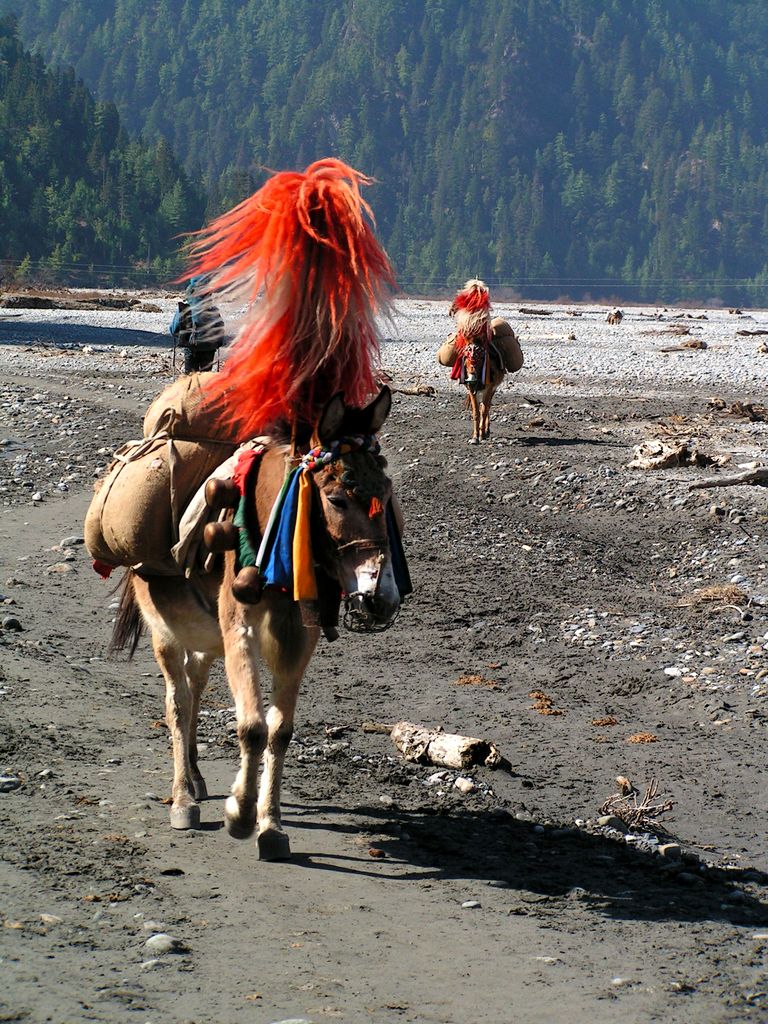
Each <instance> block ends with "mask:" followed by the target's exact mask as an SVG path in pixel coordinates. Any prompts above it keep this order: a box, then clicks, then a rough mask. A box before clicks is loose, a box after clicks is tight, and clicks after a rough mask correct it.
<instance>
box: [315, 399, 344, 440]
mask: <svg viewBox="0 0 768 1024" xmlns="http://www.w3.org/2000/svg"><path fill="white" fill-rule="evenodd" d="M345 412H346V406H345V405H344V396H343V395H342V393H341V391H339V392H338V394H335V395H334V396H333V398H332V399H331V400H330V402H328V404H327V405H326V407H325V408H324V409H323V411H322V413H321V414H320V419H319V421H318V424H317V437H318V440H319V441H320V443H321V444H328V443H329V442H331V441H334V440H336V438H337V437H338V436H339V431H340V429H341V424H342V422H343V421H344V413H345Z"/></svg>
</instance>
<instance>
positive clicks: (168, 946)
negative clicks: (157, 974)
mask: <svg viewBox="0 0 768 1024" xmlns="http://www.w3.org/2000/svg"><path fill="white" fill-rule="evenodd" d="M144 946H145V948H146V949H148V950H149V951H150V953H157V954H159V955H160V956H162V954H163V953H179V952H182V951H183V949H184V944H183V943H182V942H180V941H179V939H175V938H174V937H173V935H168V933H167V932H158V933H157V934H156V935H150V937H149V938H148V939H147V941H146V942H145V943H144Z"/></svg>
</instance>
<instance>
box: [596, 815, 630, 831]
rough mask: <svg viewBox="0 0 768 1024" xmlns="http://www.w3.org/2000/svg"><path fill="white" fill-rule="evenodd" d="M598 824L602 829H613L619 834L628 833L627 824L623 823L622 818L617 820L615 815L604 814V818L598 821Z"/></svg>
mask: <svg viewBox="0 0 768 1024" xmlns="http://www.w3.org/2000/svg"><path fill="white" fill-rule="evenodd" d="M597 824H598V825H600V827H601V828H612V829H615V830H616V831H617V832H628V831H629V829H628V828H627V825H626V822H623V821H622V820H621V818H617V817H616V815H615V814H604V815H602V817H600V818H598V819H597Z"/></svg>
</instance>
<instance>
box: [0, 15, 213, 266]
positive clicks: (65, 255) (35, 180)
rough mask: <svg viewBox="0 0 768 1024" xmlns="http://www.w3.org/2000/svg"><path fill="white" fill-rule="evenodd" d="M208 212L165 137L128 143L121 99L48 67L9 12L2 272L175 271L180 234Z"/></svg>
mask: <svg viewBox="0 0 768 1024" xmlns="http://www.w3.org/2000/svg"><path fill="white" fill-rule="evenodd" d="M203 212H204V198H203V194H202V193H201V191H200V190H199V189H197V190H196V189H195V188H193V187H192V186H191V185H190V182H189V179H188V176H187V174H186V173H185V172H184V170H183V169H182V168H181V167H180V165H179V163H178V162H177V161H176V159H175V158H174V157H173V155H172V153H171V151H170V147H169V145H168V143H167V142H165V141H164V140H162V139H157V140H156V141H155V142H153V143H152V145H151V146H147V145H143V144H142V143H141V142H139V141H136V140H135V139H130V138H129V137H128V136H127V135H126V133H125V132H124V131H123V129H122V128H121V126H120V118H119V116H118V113H117V110H116V108H115V105H114V104H113V103H111V102H108V101H107V102H99V103H97V102H96V101H95V100H94V98H93V96H92V95H91V94H90V92H89V91H88V90H87V89H86V87H85V86H84V85H83V83H82V82H81V81H78V80H77V79H76V77H75V74H74V72H73V71H72V70H71V69H70V70H57V71H49V70H47V69H46V68H45V66H44V64H43V62H42V60H41V59H40V58H39V57H32V56H31V55H30V54H29V52H27V51H25V50H24V48H23V46H22V44H21V43H20V42H19V40H18V39H17V38H16V36H15V34H14V26H13V23H12V19H10V18H0V239H1V241H0V259H1V260H2V261H3V263H4V264H5V271H6V273H8V272H9V271H10V269H11V268H13V270H14V272H15V274H16V276H17V278H19V279H20V280H22V281H23V280H24V279H25V278H27V277H30V278H31V277H34V278H35V279H36V280H39V279H40V278H43V279H45V278H46V277H47V278H50V279H51V280H73V281H80V282H82V283H87V284H91V283H97V284H98V283H112V282H114V281H117V280H129V281H135V282H140V281H143V280H147V279H151V280H154V281H156V280H158V279H163V278H167V277H168V276H170V275H171V274H172V273H173V272H174V271H175V269H176V267H177V258H176V254H177V250H178V240H177V239H176V238H175V237H174V236H175V235H177V234H178V232H179V231H182V230H183V229H185V228H189V227H190V226H195V225H199V224H200V223H201V221H202V218H203ZM126 268H131V269H132V270H133V273H132V274H126ZM2 270H3V267H0V271H2Z"/></svg>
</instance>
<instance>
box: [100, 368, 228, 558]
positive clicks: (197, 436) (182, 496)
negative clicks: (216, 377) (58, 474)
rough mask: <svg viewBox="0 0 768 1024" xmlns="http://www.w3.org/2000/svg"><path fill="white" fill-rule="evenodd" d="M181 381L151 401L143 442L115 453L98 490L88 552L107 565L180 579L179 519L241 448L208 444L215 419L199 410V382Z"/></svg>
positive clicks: (220, 442)
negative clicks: (177, 557) (175, 550)
mask: <svg viewBox="0 0 768 1024" xmlns="http://www.w3.org/2000/svg"><path fill="white" fill-rule="evenodd" d="M204 377H205V375H204V374H200V375H197V374H195V375H192V376H190V377H181V378H179V380H178V381H175V382H174V383H173V384H172V385H171V386H170V387H169V388H167V389H166V390H165V391H164V392H163V393H162V395H160V397H159V398H157V399H156V400H155V402H153V404H152V405H151V406H150V409H149V410H148V412H147V414H146V416H145V420H144V431H145V435H147V436H145V438H144V439H143V440H141V441H129V442H128V443H127V444H125V445H123V447H122V448H120V449H119V450H118V451H117V452H115V461H114V462H113V463H112V465H111V466H110V468H109V471H108V472H107V475H106V476H105V477H104V479H103V480H101V481H99V483H98V484H97V485H96V487H97V490H96V494H95V495H94V498H93V501H92V502H91V506H90V508H89V509H88V514H87V515H86V519H85V528H84V538H85V545H86V547H87V549H88V551H89V552H90V554H91V557H92V558H94V559H97V560H98V561H100V562H104V563H106V564H107V565H115V566H117V565H130V566H134V567H139V568H140V569H141V571H143V572H145V573H148V574H152V573H155V574H164V575H168V574H177V573H179V572H180V571H181V570H180V568H179V566H178V565H177V563H176V561H175V560H174V559H173V557H172V555H171V549H172V548H173V547H174V545H176V544H177V543H178V541H179V521H180V519H181V516H182V513H183V511H184V509H185V508H186V506H187V504H188V503H189V502H190V500H191V499H192V497H193V496H194V495H195V493H196V492H197V490H198V489H199V488H200V486H201V485H202V484H203V483H204V482H205V480H206V479H207V478H208V477H209V476H210V475H211V473H213V471H214V470H215V469H216V467H217V466H219V465H220V464H221V463H222V462H224V461H225V459H227V458H228V457H229V456H230V455H231V454H232V453H233V451H234V450H235V448H236V447H237V445H236V443H235V442H234V441H232V440H229V439H224V440H220V439H218V438H216V437H211V432H212V430H213V427H212V422H211V419H210V413H209V412H208V411H207V410H205V408H204V407H202V406H201V401H200V400H201V397H202V391H201V378H204Z"/></svg>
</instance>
